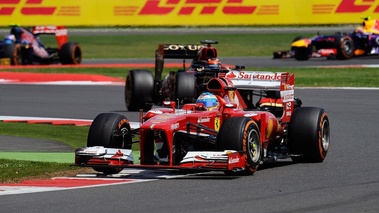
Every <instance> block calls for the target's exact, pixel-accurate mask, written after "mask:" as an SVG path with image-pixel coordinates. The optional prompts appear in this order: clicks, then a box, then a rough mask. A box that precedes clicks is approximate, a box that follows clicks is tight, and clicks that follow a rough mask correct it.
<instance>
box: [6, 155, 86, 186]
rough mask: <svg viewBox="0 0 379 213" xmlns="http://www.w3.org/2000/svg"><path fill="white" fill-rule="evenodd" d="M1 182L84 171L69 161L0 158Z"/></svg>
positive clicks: (43, 177)
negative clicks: (72, 165) (71, 165)
mask: <svg viewBox="0 0 379 213" xmlns="http://www.w3.org/2000/svg"><path fill="white" fill-rule="evenodd" d="M0 170H1V171H2V172H1V173H0V183H14V182H20V181H22V180H26V179H46V178H50V177H53V176H70V175H74V174H76V173H78V172H81V171H84V169H82V168H78V167H70V166H69V164H67V163H50V162H35V161H21V160H7V159H0Z"/></svg>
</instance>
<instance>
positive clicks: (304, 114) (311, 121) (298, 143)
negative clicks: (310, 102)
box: [288, 107, 330, 163]
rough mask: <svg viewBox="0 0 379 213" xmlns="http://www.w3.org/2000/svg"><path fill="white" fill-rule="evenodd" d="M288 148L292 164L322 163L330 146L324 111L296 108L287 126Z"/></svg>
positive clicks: (315, 108)
mask: <svg viewBox="0 0 379 213" xmlns="http://www.w3.org/2000/svg"><path fill="white" fill-rule="evenodd" d="M288 139H289V140H288V143H289V144H288V147H289V151H290V154H291V158H292V160H293V161H294V162H309V163H318V162H322V161H324V159H325V157H326V154H327V153H328V150H329V146H330V125H329V119H328V115H327V114H326V112H325V110H324V109H321V108H317V107H299V108H296V109H295V111H294V113H293V115H292V117H291V121H290V124H289V130H288Z"/></svg>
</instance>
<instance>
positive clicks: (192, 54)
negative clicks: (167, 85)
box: [155, 44, 204, 80]
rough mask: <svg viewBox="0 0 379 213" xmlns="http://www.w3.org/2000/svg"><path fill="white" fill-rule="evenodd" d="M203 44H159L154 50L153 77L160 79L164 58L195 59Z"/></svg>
mask: <svg viewBox="0 0 379 213" xmlns="http://www.w3.org/2000/svg"><path fill="white" fill-rule="evenodd" d="M202 47H204V44H159V45H158V49H157V50H156V51H155V79H156V80H161V79H162V71H163V66H164V60H165V58H172V59H195V58H196V56H197V54H198V52H199V50H200V49H201V48H202Z"/></svg>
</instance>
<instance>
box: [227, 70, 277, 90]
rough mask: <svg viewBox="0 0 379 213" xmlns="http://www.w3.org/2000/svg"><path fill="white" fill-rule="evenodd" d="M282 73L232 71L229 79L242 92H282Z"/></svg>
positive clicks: (228, 76) (228, 75) (229, 73)
mask: <svg viewBox="0 0 379 213" xmlns="http://www.w3.org/2000/svg"><path fill="white" fill-rule="evenodd" d="M282 74H284V73H281V72H265V71H240V70H231V71H229V72H228V73H227V74H226V75H225V77H226V78H229V79H230V80H231V81H232V82H233V85H234V87H235V88H237V89H241V90H277V91H279V90H280V79H281V75H282Z"/></svg>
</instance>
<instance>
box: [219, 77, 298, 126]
mask: <svg viewBox="0 0 379 213" xmlns="http://www.w3.org/2000/svg"><path fill="white" fill-rule="evenodd" d="M225 77H226V78H229V79H230V80H231V81H232V83H233V85H234V87H235V88H236V89H237V90H266V91H280V98H281V100H282V102H283V115H282V118H281V121H282V122H289V121H290V120H291V116H292V113H293V110H294V100H295V97H294V88H295V86H294V84H295V76H294V74H289V73H287V72H265V71H239V70H231V71H229V72H228V73H227V74H226V75H225Z"/></svg>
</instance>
